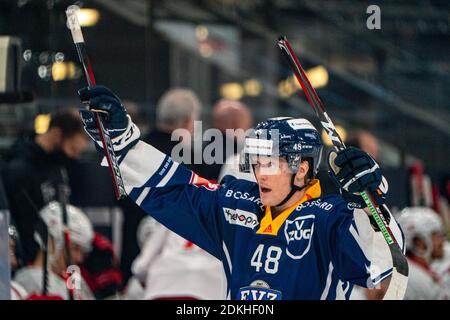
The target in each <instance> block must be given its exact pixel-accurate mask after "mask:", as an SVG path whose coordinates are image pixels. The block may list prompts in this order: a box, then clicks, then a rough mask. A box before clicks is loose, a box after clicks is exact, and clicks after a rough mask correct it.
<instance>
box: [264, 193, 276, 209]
mask: <svg viewBox="0 0 450 320" xmlns="http://www.w3.org/2000/svg"><path fill="white" fill-rule="evenodd" d="M261 203H262V204H263V205H264V206H265V207H274V206H276V204H277V202H276V201H275V200H274V198H273V197H272V196H271V195H270V194H261Z"/></svg>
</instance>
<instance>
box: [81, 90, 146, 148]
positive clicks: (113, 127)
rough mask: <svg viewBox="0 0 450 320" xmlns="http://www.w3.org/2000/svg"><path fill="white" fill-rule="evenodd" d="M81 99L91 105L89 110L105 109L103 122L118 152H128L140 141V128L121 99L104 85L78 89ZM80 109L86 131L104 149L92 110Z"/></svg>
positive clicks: (96, 145) (97, 146)
mask: <svg viewBox="0 0 450 320" xmlns="http://www.w3.org/2000/svg"><path fill="white" fill-rule="evenodd" d="M78 95H79V96H80V99H81V101H82V102H83V103H84V104H87V105H89V110H99V111H103V112H102V113H100V114H101V115H102V114H106V115H107V116H106V117H103V124H104V127H105V129H107V130H108V132H109V136H110V138H111V142H112V145H113V147H114V151H115V153H116V154H118V155H121V154H124V153H126V151H128V150H129V149H130V148H131V147H132V146H134V145H135V144H136V143H137V142H138V141H139V136H140V131H139V128H138V127H137V126H136V125H135V124H134V123H133V121H132V120H131V118H130V116H129V115H128V114H127V111H126V110H125V107H124V106H123V105H122V102H121V101H120V99H119V98H118V97H117V96H116V95H115V94H114V93H113V92H112V91H111V90H109V89H108V88H106V87H104V86H94V87H86V88H83V89H80V90H79V91H78ZM89 110H86V109H82V110H80V115H81V119H82V120H83V123H84V129H85V131H86V133H87V134H88V135H89V137H91V139H92V140H94V142H95V147H96V148H97V150H99V151H102V148H103V145H102V142H101V140H100V136H99V132H98V129H97V127H96V125H95V120H94V115H93V113H92V112H91V111H89Z"/></svg>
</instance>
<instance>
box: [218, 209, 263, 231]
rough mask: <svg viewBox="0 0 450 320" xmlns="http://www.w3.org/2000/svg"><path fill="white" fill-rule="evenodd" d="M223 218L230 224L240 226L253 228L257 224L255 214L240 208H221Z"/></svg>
mask: <svg viewBox="0 0 450 320" xmlns="http://www.w3.org/2000/svg"><path fill="white" fill-rule="evenodd" d="M223 214H224V215H225V220H227V221H228V223H230V224H237V225H239V226H242V227H246V228H251V229H254V228H255V227H256V226H257V225H258V224H259V222H258V217H257V216H256V214H254V213H252V212H248V211H244V210H240V209H236V210H234V209H230V208H223Z"/></svg>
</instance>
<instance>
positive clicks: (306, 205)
mask: <svg viewBox="0 0 450 320" xmlns="http://www.w3.org/2000/svg"><path fill="white" fill-rule="evenodd" d="M306 196H308V194H307V195H306ZM310 207H318V208H320V209H322V210H325V211H330V210H331V209H332V208H333V204H331V203H328V202H326V201H322V200H321V199H317V200H314V201H305V202H303V203H302V204H300V205H299V206H298V207H297V208H296V209H295V210H297V211H300V210H302V209H304V208H310Z"/></svg>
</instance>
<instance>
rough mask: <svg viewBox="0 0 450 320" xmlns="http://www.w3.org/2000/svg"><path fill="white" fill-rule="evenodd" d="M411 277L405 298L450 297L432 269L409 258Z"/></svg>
mask: <svg viewBox="0 0 450 320" xmlns="http://www.w3.org/2000/svg"><path fill="white" fill-rule="evenodd" d="M408 264H409V279H408V286H407V288H406V293H405V298H404V300H445V299H449V298H450V297H449V296H448V294H447V293H446V291H445V289H444V287H443V286H442V284H441V283H440V281H439V280H438V279H437V277H436V276H437V275H436V276H434V275H433V273H432V271H431V270H428V269H427V268H426V267H425V266H422V265H421V264H419V263H418V262H417V261H415V260H414V259H410V258H408Z"/></svg>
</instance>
